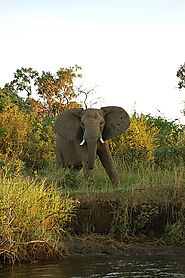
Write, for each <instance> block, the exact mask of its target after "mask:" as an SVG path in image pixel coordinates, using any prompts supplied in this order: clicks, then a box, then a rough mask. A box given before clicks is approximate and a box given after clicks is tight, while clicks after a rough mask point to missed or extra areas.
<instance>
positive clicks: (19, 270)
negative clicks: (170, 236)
mask: <svg viewBox="0 0 185 278" xmlns="http://www.w3.org/2000/svg"><path fill="white" fill-rule="evenodd" d="M0 277H3V278H21V277H26V278H39V277H42V278H43V277H51V278H52V277H56V278H59V277H60V278H81V277H88V278H98V277H105V278H117V277H129V278H130V277H133V278H145V277H150V278H152V277H168V278H170V277H174V278H182V277H185V259H184V256H182V255H173V254H168V255H148V256H147V255H135V256H133V255H128V256H125V255H124V256H123V255H122V256H120V255H119V256H103V255H102V256H100V255H99V256H76V257H73V258H69V259H65V260H62V261H57V262H53V263H47V264H33V265H21V266H15V267H14V268H13V269H12V268H9V269H0Z"/></svg>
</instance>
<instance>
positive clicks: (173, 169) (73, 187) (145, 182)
mask: <svg viewBox="0 0 185 278" xmlns="http://www.w3.org/2000/svg"><path fill="white" fill-rule="evenodd" d="M117 164H118V165H117V169H118V174H119V178H120V183H119V184H118V185H117V186H116V187H113V186H112V184H111V182H110V181H109V178H108V176H107V174H106V173H105V170H104V168H103V167H102V166H101V165H100V163H99V162H98V161H97V163H96V167H95V170H94V171H93V175H92V177H91V179H90V182H87V181H85V179H84V176H83V172H82V171H81V172H80V173H73V172H71V171H70V170H62V171H61V172H59V173H56V171H55V170H53V172H50V174H49V175H47V178H46V179H48V180H52V181H53V182H54V183H55V184H56V185H57V186H58V187H59V188H61V189H62V190H64V191H65V192H68V193H69V194H76V193H81V194H87V195H89V194H103V193H105V192H116V191H128V190H134V189H144V188H151V187H161V188H163V187H181V186H184V185H185V167H184V165H183V163H179V164H178V165H176V164H170V163H168V164H166V167H163V168H161V167H159V166H156V165H155V164H154V163H151V162H150V163H137V164H131V165H124V164H120V163H117ZM47 172H49V171H47Z"/></svg>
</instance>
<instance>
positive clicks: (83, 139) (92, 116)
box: [54, 106, 130, 169]
mask: <svg viewBox="0 0 185 278" xmlns="http://www.w3.org/2000/svg"><path fill="white" fill-rule="evenodd" d="M129 124H130V119H129V116H128V114H127V112H126V111H125V110H124V109H123V108H121V107H117V106H107V107H102V108H101V109H94V108H89V109H86V110H83V109H70V110H65V111H63V112H62V113H61V114H60V115H59V116H58V118H57V120H56V122H55V126H54V130H55V132H56V133H58V134H59V135H60V136H62V137H64V138H66V139H67V140H71V141H73V142H75V144H80V145H81V147H82V148H83V147H84V146H86V147H87V153H88V154H87V157H88V168H89V169H93V168H94V161H95V157H96V152H97V145H98V144H104V141H105V140H108V139H110V138H113V137H116V136H118V135H120V134H122V133H123V132H124V131H125V130H126V129H127V128H128V127H129Z"/></svg>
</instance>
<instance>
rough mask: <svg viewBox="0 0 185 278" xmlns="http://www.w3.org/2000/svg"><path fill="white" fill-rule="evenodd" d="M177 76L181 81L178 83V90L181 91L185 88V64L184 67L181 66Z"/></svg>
mask: <svg viewBox="0 0 185 278" xmlns="http://www.w3.org/2000/svg"><path fill="white" fill-rule="evenodd" d="M176 76H177V77H178V78H179V79H180V81H179V83H178V88H179V89H180V90H181V89H182V88H185V63H184V64H183V65H180V68H179V69H178V71H177V74H176Z"/></svg>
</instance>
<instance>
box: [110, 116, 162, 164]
mask: <svg viewBox="0 0 185 278" xmlns="http://www.w3.org/2000/svg"><path fill="white" fill-rule="evenodd" d="M157 133H158V128H156V127H155V126H154V127H149V125H148V124H147V121H146V118H145V116H143V115H141V116H138V115H137V114H136V113H134V115H133V116H132V117H131V123H130V127H129V129H128V130H127V131H126V133H125V134H123V135H121V136H120V137H119V138H117V139H114V140H111V141H110V147H111V151H112V152H113V154H114V155H117V156H118V157H122V158H123V159H124V160H125V161H126V162H129V163H130V162H134V161H138V160H139V161H146V160H147V161H148V160H152V159H153V158H154V151H155V144H154V141H155V136H156V134H157Z"/></svg>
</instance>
